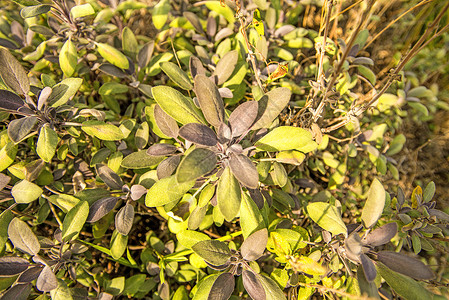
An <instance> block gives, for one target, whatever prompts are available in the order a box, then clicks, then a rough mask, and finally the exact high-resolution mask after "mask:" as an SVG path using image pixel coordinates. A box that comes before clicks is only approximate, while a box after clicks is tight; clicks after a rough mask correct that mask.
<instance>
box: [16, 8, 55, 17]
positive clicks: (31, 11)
mask: <svg viewBox="0 0 449 300" xmlns="http://www.w3.org/2000/svg"><path fill="white" fill-rule="evenodd" d="M50 9H51V5H48V4H39V5H34V6H27V7H24V8H22V10H21V11H20V16H21V17H22V18H24V19H26V18H31V17H35V16H38V15H42V14H45V13H47V12H49V11H50Z"/></svg>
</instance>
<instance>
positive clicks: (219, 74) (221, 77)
mask: <svg viewBox="0 0 449 300" xmlns="http://www.w3.org/2000/svg"><path fill="white" fill-rule="evenodd" d="M238 58H239V53H238V52H237V50H232V51H229V52H228V53H226V54H225V55H224V56H223V57H222V58H221V59H220V60H219V61H218V63H217V66H216V67H215V70H214V73H213V74H212V78H216V82H215V83H216V84H217V85H222V84H223V83H225V82H226V80H228V78H229V77H230V76H231V75H232V73H233V72H234V69H235V66H236V65H237V61H238Z"/></svg>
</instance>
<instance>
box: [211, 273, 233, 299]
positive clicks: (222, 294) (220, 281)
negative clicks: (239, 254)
mask: <svg viewBox="0 0 449 300" xmlns="http://www.w3.org/2000/svg"><path fill="white" fill-rule="evenodd" d="M234 287H235V279H234V275H232V274H231V273H223V274H221V275H220V276H218V277H217V279H216V280H215V282H214V284H213V285H212V288H211V289H210V292H209V297H208V298H207V299H208V300H227V299H229V298H230V297H231V295H232V292H234Z"/></svg>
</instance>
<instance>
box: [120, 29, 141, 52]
mask: <svg viewBox="0 0 449 300" xmlns="http://www.w3.org/2000/svg"><path fill="white" fill-rule="evenodd" d="M138 46H139V44H138V43H137V39H136V36H135V35H134V33H133V31H132V30H131V29H130V28H129V27H125V28H123V31H122V49H123V52H125V54H126V55H127V56H129V57H131V58H132V59H133V60H134V59H135V58H136V55H137V48H138Z"/></svg>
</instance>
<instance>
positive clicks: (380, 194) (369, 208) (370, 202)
mask: <svg viewBox="0 0 449 300" xmlns="http://www.w3.org/2000/svg"><path fill="white" fill-rule="evenodd" d="M384 206H385V189H384V187H383V185H382V183H380V181H379V180H378V179H377V178H374V180H373V182H372V183H371V186H370V188H369V190H368V197H367V198H366V203H365V206H364V207H363V210H362V222H363V225H364V226H365V227H366V228H370V227H372V226H374V225H375V224H376V223H377V220H378V219H379V218H380V216H381V215H382V211H383V210H384Z"/></svg>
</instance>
